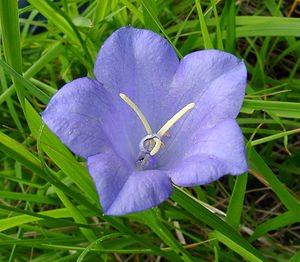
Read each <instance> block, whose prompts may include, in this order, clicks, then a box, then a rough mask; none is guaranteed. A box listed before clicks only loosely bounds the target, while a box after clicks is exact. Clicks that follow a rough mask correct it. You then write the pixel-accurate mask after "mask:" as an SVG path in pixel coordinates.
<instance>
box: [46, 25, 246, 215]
mask: <svg viewBox="0 0 300 262" xmlns="http://www.w3.org/2000/svg"><path fill="white" fill-rule="evenodd" d="M94 73H95V76H96V79H97V80H93V79H90V78H87V77H84V78H80V79H76V80H74V81H72V82H70V83H68V84H66V85H65V86H64V87H63V88H61V89H60V90H59V91H58V92H57V93H56V94H55V95H54V97H53V98H52V99H51V101H50V103H49V105H48V106H47V108H46V110H45V111H44V112H43V114H42V118H43V120H44V122H45V123H46V124H47V126H48V127H49V128H50V129H51V130H52V131H53V132H54V133H55V134H56V135H57V136H58V137H59V138H60V139H61V140H62V141H63V142H64V143H65V144H66V145H67V146H68V147H69V148H70V149H71V150H72V151H73V152H74V153H76V154H78V155H80V156H81V157H83V158H86V159H87V167H88V170H89V173H90V174H91V176H92V178H93V180H94V182H95V185H96V189H97V191H98V193H99V197H100V202H101V205H102V208H103V212H104V213H105V214H108V215H122V214H126V213H132V212H138V211H142V210H145V209H148V208H151V207H153V206H156V205H158V204H160V203H161V202H163V201H165V200H166V199H167V198H168V197H169V196H170V195H171V194H172V190H173V186H172V182H173V183H174V184H176V185H179V186H194V185H202V184H207V183H210V182H212V181H215V180H217V179H219V178H220V177H222V176H223V175H226V174H231V175H239V174H241V173H243V172H245V171H247V160H246V154H245V147H244V141H243V135H242V133H241V130H240V128H239V126H238V124H237V122H236V120H235V118H236V116H237V114H238V113H239V110H240V107H241V105H242V101H243V98H244V93H245V86H246V78H247V71H246V68H245V65H244V63H243V61H241V60H240V59H238V58H236V57H235V56H233V55H231V54H228V53H225V52H221V51H217V50H205V51H198V52H194V53H191V54H189V55H187V56H185V57H184V58H183V59H182V60H181V61H179V60H178V57H177V55H176V53H175V52H174V50H173V48H172V46H171V45H170V44H169V43H168V42H167V41H166V40H165V39H164V38H162V37H161V36H159V35H157V34H156V33H153V32H151V31H148V30H143V29H134V28H132V27H124V28H121V29H119V30H117V31H116V32H114V33H113V34H112V35H111V36H110V37H109V38H108V39H107V40H106V42H105V43H104V44H103V46H102V47H101V49H100V51H99V54H98V57H97V59H96V63H95V69H94Z"/></svg>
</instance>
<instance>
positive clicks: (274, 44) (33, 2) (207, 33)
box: [0, 0, 300, 262]
mask: <svg viewBox="0 0 300 262" xmlns="http://www.w3.org/2000/svg"><path fill="white" fill-rule="evenodd" d="M28 2H29V5H28V6H26V7H23V8H18V3H17V1H16V0H1V1H0V24H1V30H0V35H1V41H0V83H1V89H0V92H1V94H0V119H1V122H0V123H1V125H0V160H1V162H0V261H9V262H11V261H34V262H38V261H181V260H183V261H222V262H223V261H291V262H292V261H293V262H297V261H300V251H297V248H299V245H300V241H299V236H300V227H299V221H300V203H299V187H300V183H299V175H300V166H299V163H300V150H299V149H300V143H299V131H300V124H299V118H300V103H299V98H300V92H299V91H300V76H299V73H300V71H299V64H300V41H299V37H300V19H299V18H298V17H299V13H300V4H299V3H298V1H297V0H295V1H283V0H281V1H275V0H266V1H260V0H257V1H233V0H226V1H217V0H210V1H208V0H206V1H200V0H182V1H179V0H174V1H171V0H166V1H165V0H156V1H155V0H111V1H109V0H95V1H89V0H59V1H50V0H28ZM41 15H42V16H43V17H41ZM125 25H132V26H134V27H139V28H148V29H151V30H153V31H156V32H158V33H160V34H161V35H162V36H164V37H165V38H167V39H168V40H169V41H170V43H171V44H172V45H173V46H174V48H176V50H177V52H178V55H179V56H180V57H182V56H184V55H186V54H187V53H189V52H192V51H195V50H200V49H209V48H217V49H220V50H225V51H227V52H231V53H233V54H235V55H236V56H238V57H240V58H243V59H244V60H245V62H246V65H247V68H248V71H249V77H248V78H249V81H248V86H247V95H246V98H245V101H244V104H243V107H242V110H241V113H240V115H239V117H238V122H239V124H240V125H241V127H242V130H243V133H244V135H245V140H246V143H247V152H248V158H249V166H250V169H249V174H244V175H242V176H239V177H231V176H227V177H225V178H222V179H221V180H220V181H217V182H215V183H212V184H209V185H206V186H202V187H193V188H184V189H181V188H176V190H175V192H174V194H173V196H172V197H171V199H170V200H168V201H166V202H165V203H163V204H162V205H160V206H159V207H158V208H154V209H152V210H148V211H145V212H142V213H137V214H132V215H127V216H123V217H109V216H103V215H102V212H101V207H100V205H99V200H98V197H97V193H96V191H95V188H94V185H93V182H92V180H91V178H90V177H89V174H88V172H87V170H86V167H85V163H84V162H83V160H82V159H79V158H78V157H76V156H74V155H73V154H71V153H70V152H69V151H68V149H67V148H66V147H65V146H64V145H63V144H62V143H61V142H60V141H59V140H58V139H57V138H56V137H55V136H54V135H53V134H52V133H51V132H50V131H49V130H48V129H47V127H45V126H44V125H43V124H42V122H41V118H40V116H39V113H40V112H41V111H42V110H43V109H44V108H45V105H46V104H47V103H48V101H49V99H50V97H51V96H52V95H53V94H54V93H55V92H56V91H57V90H58V89H59V88H60V87H61V86H63V85H64V84H65V83H67V82H69V81H71V80H73V79H75V78H78V77H81V76H86V75H88V76H90V77H93V64H94V59H95V57H96V55H97V52H98V50H99V48H100V46H101V44H102V43H103V41H104V40H105V39H106V38H107V37H108V36H109V35H110V34H111V33H112V32H113V31H115V30H116V29H118V28H120V27H122V26H125Z"/></svg>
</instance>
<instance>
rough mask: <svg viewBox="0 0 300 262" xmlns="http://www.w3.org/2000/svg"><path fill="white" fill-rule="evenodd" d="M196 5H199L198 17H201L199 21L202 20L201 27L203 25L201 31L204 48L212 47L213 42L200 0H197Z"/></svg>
mask: <svg viewBox="0 0 300 262" xmlns="http://www.w3.org/2000/svg"><path fill="white" fill-rule="evenodd" d="M195 3H196V7H197V12H198V17H199V22H200V27H201V32H202V36H203V41H204V48H205V49H212V48H214V47H213V44H212V42H211V39H210V35H209V33H208V30H207V26H206V22H205V17H204V15H203V11H202V7H201V4H200V0H195Z"/></svg>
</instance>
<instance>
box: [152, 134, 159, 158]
mask: <svg viewBox="0 0 300 262" xmlns="http://www.w3.org/2000/svg"><path fill="white" fill-rule="evenodd" d="M153 140H154V142H155V146H154V147H153V149H152V150H151V152H150V156H154V155H155V154H156V153H157V152H158V150H159V149H160V147H161V145H162V142H161V140H160V139H159V138H157V137H155V138H153Z"/></svg>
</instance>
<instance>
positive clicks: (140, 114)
mask: <svg viewBox="0 0 300 262" xmlns="http://www.w3.org/2000/svg"><path fill="white" fill-rule="evenodd" d="M120 97H121V98H122V99H123V100H124V101H125V102H126V103H127V104H128V105H129V106H130V107H131V109H132V110H133V111H134V112H135V113H136V114H137V115H138V117H139V118H140V119H141V121H142V123H143V125H144V127H145V129H146V131H147V133H148V134H149V135H150V134H152V133H153V132H152V129H151V127H150V125H149V123H148V121H147V119H146V117H145V116H144V114H143V113H142V111H141V110H140V109H139V108H138V107H137V105H136V104H135V103H133V102H132V100H131V99H130V98H129V97H128V96H126V95H125V94H122V93H120Z"/></svg>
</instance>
